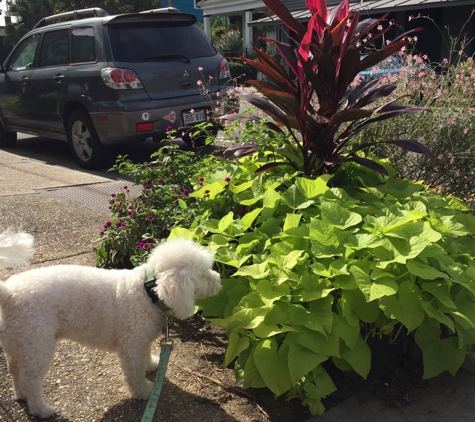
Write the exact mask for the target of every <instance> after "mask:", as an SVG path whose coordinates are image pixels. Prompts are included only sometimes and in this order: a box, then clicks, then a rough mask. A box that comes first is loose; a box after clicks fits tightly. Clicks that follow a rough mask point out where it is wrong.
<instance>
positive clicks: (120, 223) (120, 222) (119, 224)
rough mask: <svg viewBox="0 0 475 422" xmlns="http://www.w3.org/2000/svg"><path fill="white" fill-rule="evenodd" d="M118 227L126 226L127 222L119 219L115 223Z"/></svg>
mask: <svg viewBox="0 0 475 422" xmlns="http://www.w3.org/2000/svg"><path fill="white" fill-rule="evenodd" d="M115 225H116V227H125V223H124V222H122V221H118V222H117V223H115Z"/></svg>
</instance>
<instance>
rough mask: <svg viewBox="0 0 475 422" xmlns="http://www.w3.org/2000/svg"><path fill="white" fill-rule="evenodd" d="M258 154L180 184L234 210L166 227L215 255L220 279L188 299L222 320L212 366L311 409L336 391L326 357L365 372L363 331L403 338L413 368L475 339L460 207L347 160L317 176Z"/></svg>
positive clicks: (471, 249) (461, 354)
mask: <svg viewBox="0 0 475 422" xmlns="http://www.w3.org/2000/svg"><path fill="white" fill-rule="evenodd" d="M265 162H266V158H265V156H263V154H255V155H253V156H252V157H246V158H244V159H242V160H241V162H240V165H239V166H238V168H236V169H235V171H234V173H233V178H232V179H231V180H230V182H229V184H227V185H226V187H225V186H224V184H219V183H213V184H211V185H206V184H205V185H204V186H202V187H200V188H199V189H197V190H196V191H195V192H194V193H192V194H191V196H193V197H196V198H201V199H202V200H206V201H208V202H209V203H210V205H211V204H212V203H213V201H217V200H221V199H220V198H221V195H223V194H225V195H226V197H229V195H230V194H232V196H233V201H234V204H235V206H234V210H233V209H231V210H230V211H229V212H228V213H227V214H225V215H224V216H223V217H218V218H216V216H215V215H214V214H213V213H210V214H208V215H204V216H203V217H204V218H203V219H202V220H201V223H200V225H198V226H197V227H195V228H193V229H190V230H187V229H185V228H174V229H172V233H171V236H172V237H182V236H190V237H194V238H195V239H196V240H198V241H200V242H201V243H203V244H206V245H207V246H208V248H210V249H211V250H213V251H215V252H216V261H217V263H218V264H219V266H220V271H221V274H222V275H223V290H222V291H221V292H220V294H219V295H218V296H216V297H214V298H209V299H206V300H203V301H200V303H199V305H200V307H201V309H202V310H203V313H204V315H205V316H208V317H210V318H211V321H212V322H213V323H215V324H217V325H220V326H222V327H224V329H225V330H226V333H227V334H228V336H229V345H228V348H227V351H226V355H225V362H224V364H225V365H230V364H233V365H234V368H235V372H236V376H237V378H238V379H242V380H243V386H244V387H245V388H247V387H254V388H262V387H267V388H269V389H270V390H271V391H272V392H273V393H275V395H276V396H280V395H284V394H286V395H287V397H288V398H299V399H301V400H302V402H303V404H304V405H306V406H309V408H310V410H311V412H312V413H314V414H315V413H322V412H323V411H324V407H323V404H322V398H324V397H325V396H327V395H329V394H330V393H332V392H333V391H334V390H335V389H336V387H335V384H334V382H333V380H332V378H331V376H330V375H329V373H328V371H327V370H328V368H329V365H331V366H336V367H337V368H339V369H340V370H342V371H348V370H354V371H355V372H356V373H358V374H359V375H360V376H361V377H363V378H366V377H367V375H368V373H369V371H370V369H371V349H370V346H369V345H368V343H367V341H368V339H371V338H376V339H386V340H387V341H389V342H390V343H395V342H397V341H398V340H399V339H400V338H401V337H403V336H413V337H414V338H415V342H416V344H417V346H418V347H419V348H420V350H421V351H422V354H423V363H424V377H425V378H430V377H433V376H436V375H438V374H439V373H441V372H442V371H444V370H447V371H449V372H450V373H452V374H454V373H455V372H456V371H457V370H458V368H459V367H460V365H461V364H462V362H463V361H464V359H465V357H466V355H467V353H470V352H471V347H472V344H473V343H475V239H474V237H473V235H472V234H473V233H475V216H474V215H473V214H471V213H470V212H468V210H469V208H468V207H467V206H466V205H464V204H463V202H462V201H460V200H457V199H455V198H445V197H442V196H440V195H438V194H435V193H433V192H432V191H430V190H428V189H427V188H425V187H424V186H423V185H422V184H419V183H414V182H411V181H407V180H400V179H395V178H393V177H385V176H382V175H381V176H378V175H377V173H374V172H373V171H371V170H365V168H364V167H361V166H358V165H355V164H352V163H345V164H344V165H343V166H342V167H341V168H340V170H339V171H338V172H337V173H336V174H335V175H321V176H319V177H317V178H316V179H309V178H307V177H301V176H299V175H298V174H287V173H285V172H283V171H282V170H281V171H275V170H276V169H275V170H274V171H273V172H266V173H264V174H260V175H258V176H256V175H255V171H256V169H258V168H260V167H261V166H262V165H263V163H265ZM380 165H383V166H385V168H386V169H387V170H388V172H389V173H390V174H392V175H393V174H394V170H393V169H392V168H391V167H390V166H388V164H387V163H385V162H380ZM332 185H337V186H338V187H331V186H332ZM236 205H237V206H240V207H241V208H240V212H239V214H238V213H237V212H236V211H235V210H236ZM221 215H222V213H221Z"/></svg>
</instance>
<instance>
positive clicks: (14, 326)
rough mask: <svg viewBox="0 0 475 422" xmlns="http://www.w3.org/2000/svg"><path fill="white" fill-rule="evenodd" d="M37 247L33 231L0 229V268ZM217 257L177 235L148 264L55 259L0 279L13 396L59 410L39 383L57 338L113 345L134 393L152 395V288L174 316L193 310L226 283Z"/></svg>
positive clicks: (157, 321)
mask: <svg viewBox="0 0 475 422" xmlns="http://www.w3.org/2000/svg"><path fill="white" fill-rule="evenodd" d="M32 250H33V238H32V237H31V236H30V235H27V234H25V233H14V232H12V231H7V232H4V233H2V234H0V268H2V267H7V266H8V267H12V266H17V265H19V264H24V263H25V261H27V260H28V258H29V257H30V256H31V254H32ZM213 261H214V258H213V255H212V254H211V253H210V252H209V251H207V250H206V249H204V248H203V247H201V246H198V245H197V244H195V243H193V242H192V241H190V240H184V239H178V240H171V241H169V242H168V243H161V244H160V245H159V246H157V247H156V248H155V249H154V250H153V251H152V253H151V255H150V257H149V259H148V261H147V263H146V264H143V265H141V266H139V267H136V268H134V269H132V270H105V269H99V268H93V267H85V266H78V265H58V266H51V267H45V268H37V269H33V270H29V271H26V272H23V273H20V274H17V275H14V276H12V277H10V278H9V279H8V280H6V281H5V282H4V283H1V282H0V344H1V345H2V347H3V350H4V352H5V355H6V358H7V363H8V369H9V371H10V373H11V376H12V378H13V387H14V392H15V399H17V400H21V399H23V400H25V399H26V400H27V402H28V406H29V410H30V413H32V414H33V415H35V416H38V417H40V418H47V417H49V416H51V415H53V414H54V412H55V410H54V408H53V406H51V405H49V404H48V403H46V402H45V401H44V399H43V394H42V383H43V379H44V377H45V375H46V374H47V372H48V369H49V367H50V364H51V361H52V360H53V356H54V353H55V347H56V342H57V341H58V340H59V339H70V340H74V341H77V342H78V343H80V344H82V345H85V346H89V347H91V348H95V349H103V350H108V351H114V352H116V353H117V354H118V356H119V359H120V363H121V368H122V371H123V373H124V375H125V378H126V380H127V384H128V386H129V389H130V392H131V394H132V396H133V397H135V398H138V399H143V400H145V399H147V398H148V397H149V394H150V391H151V388H152V385H153V383H151V382H150V381H148V380H147V379H146V377H145V375H146V372H147V371H153V370H155V369H156V368H157V365H158V360H159V358H158V357H157V356H153V355H152V354H151V346H152V342H153V340H154V339H156V338H157V337H158V336H159V335H160V334H161V332H162V327H163V325H164V323H165V320H166V313H165V312H164V311H162V310H161V309H160V308H159V307H158V306H157V305H156V304H154V302H153V301H152V298H153V295H154V294H156V295H157V296H158V298H159V303H161V304H162V305H163V304H165V305H166V307H168V308H169V309H170V310H171V311H170V312H172V314H173V315H174V316H175V317H177V318H179V319H184V318H187V317H189V316H191V315H192V314H193V313H194V306H195V299H199V298H205V297H208V296H213V295H215V294H217V293H218V292H219V290H220V288H221V280H220V277H219V274H218V273H217V272H215V271H213V270H212V269H211V268H212V266H213ZM150 278H152V279H155V280H156V281H155V283H153V282H152V288H151V289H149V290H152V293H150V295H149V294H148V293H147V290H146V288H145V287H144V283H145V282H146V281H147V279H150ZM153 284H154V285H153Z"/></svg>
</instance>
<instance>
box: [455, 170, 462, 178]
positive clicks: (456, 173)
mask: <svg viewBox="0 0 475 422" xmlns="http://www.w3.org/2000/svg"><path fill="white" fill-rule="evenodd" d="M461 174H462V172H461V170H460V169H457V170H455V175H456V176H457V177H459V176H460V175H461Z"/></svg>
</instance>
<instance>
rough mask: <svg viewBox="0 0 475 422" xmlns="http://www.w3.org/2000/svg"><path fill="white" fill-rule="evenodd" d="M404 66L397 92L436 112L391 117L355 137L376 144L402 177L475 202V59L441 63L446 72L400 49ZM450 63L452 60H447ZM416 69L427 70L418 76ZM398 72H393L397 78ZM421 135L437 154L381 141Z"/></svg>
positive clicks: (425, 143) (399, 77)
mask: <svg viewBox="0 0 475 422" xmlns="http://www.w3.org/2000/svg"><path fill="white" fill-rule="evenodd" d="M400 57H401V60H402V62H403V63H405V66H403V67H402V68H401V71H400V72H399V74H398V76H397V78H398V80H399V82H398V84H397V89H396V91H395V94H396V95H398V96H403V95H407V97H406V99H405V103H406V104H409V105H411V104H412V105H414V104H417V105H418V106H422V107H430V109H431V111H432V113H422V114H418V115H411V116H408V115H405V116H401V117H399V118H398V121H397V122H394V121H391V120H386V121H383V122H378V123H377V124H375V125H373V126H371V127H368V128H366V129H365V130H364V131H362V132H361V133H360V134H359V135H358V136H356V137H355V138H354V140H353V142H355V143H356V144H362V145H371V144H373V147H372V150H373V151H374V152H376V153H377V154H378V155H380V156H383V157H388V158H389V159H390V161H391V163H392V164H393V165H394V167H395V168H396V169H397V171H398V173H399V175H400V177H403V178H409V179H412V180H421V181H424V183H426V184H427V185H429V186H431V187H433V188H435V189H440V190H441V192H443V193H444V194H451V195H456V196H459V197H462V198H464V199H465V200H467V201H469V202H471V203H472V204H473V203H474V202H475V198H474V196H473V195H474V193H475V189H474V182H473V178H474V176H475V145H474V143H473V134H474V133H475V119H474V115H475V107H474V106H473V105H474V100H475V93H474V86H475V64H474V62H473V59H472V58H470V57H469V58H468V59H467V60H465V61H460V62H459V63H458V64H457V65H449V64H448V63H445V64H444V63H442V64H441V66H443V72H442V73H440V74H437V73H435V72H434V71H431V70H429V69H431V64H430V63H429V62H428V60H427V58H424V57H423V56H417V55H413V54H406V53H404V52H402V53H400ZM447 61H448V60H447ZM416 67H419V68H425V69H428V70H426V71H421V72H418V73H417V74H414V73H413V72H414V71H413V70H411V69H415V68H416ZM394 77H395V76H394V75H390V74H389V75H388V76H387V77H386V78H387V79H388V80H392V79H393V78H394ZM400 137H404V138H406V139H417V140H418V141H420V142H422V143H423V144H424V145H426V146H427V147H428V148H429V149H430V150H431V152H432V154H433V155H434V156H435V157H436V160H429V159H427V157H424V156H422V155H416V154H413V153H410V152H407V151H401V150H394V149H391V148H387V147H386V146H385V145H383V144H380V143H379V140H381V139H384V138H386V139H387V138H389V139H398V138H400Z"/></svg>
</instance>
